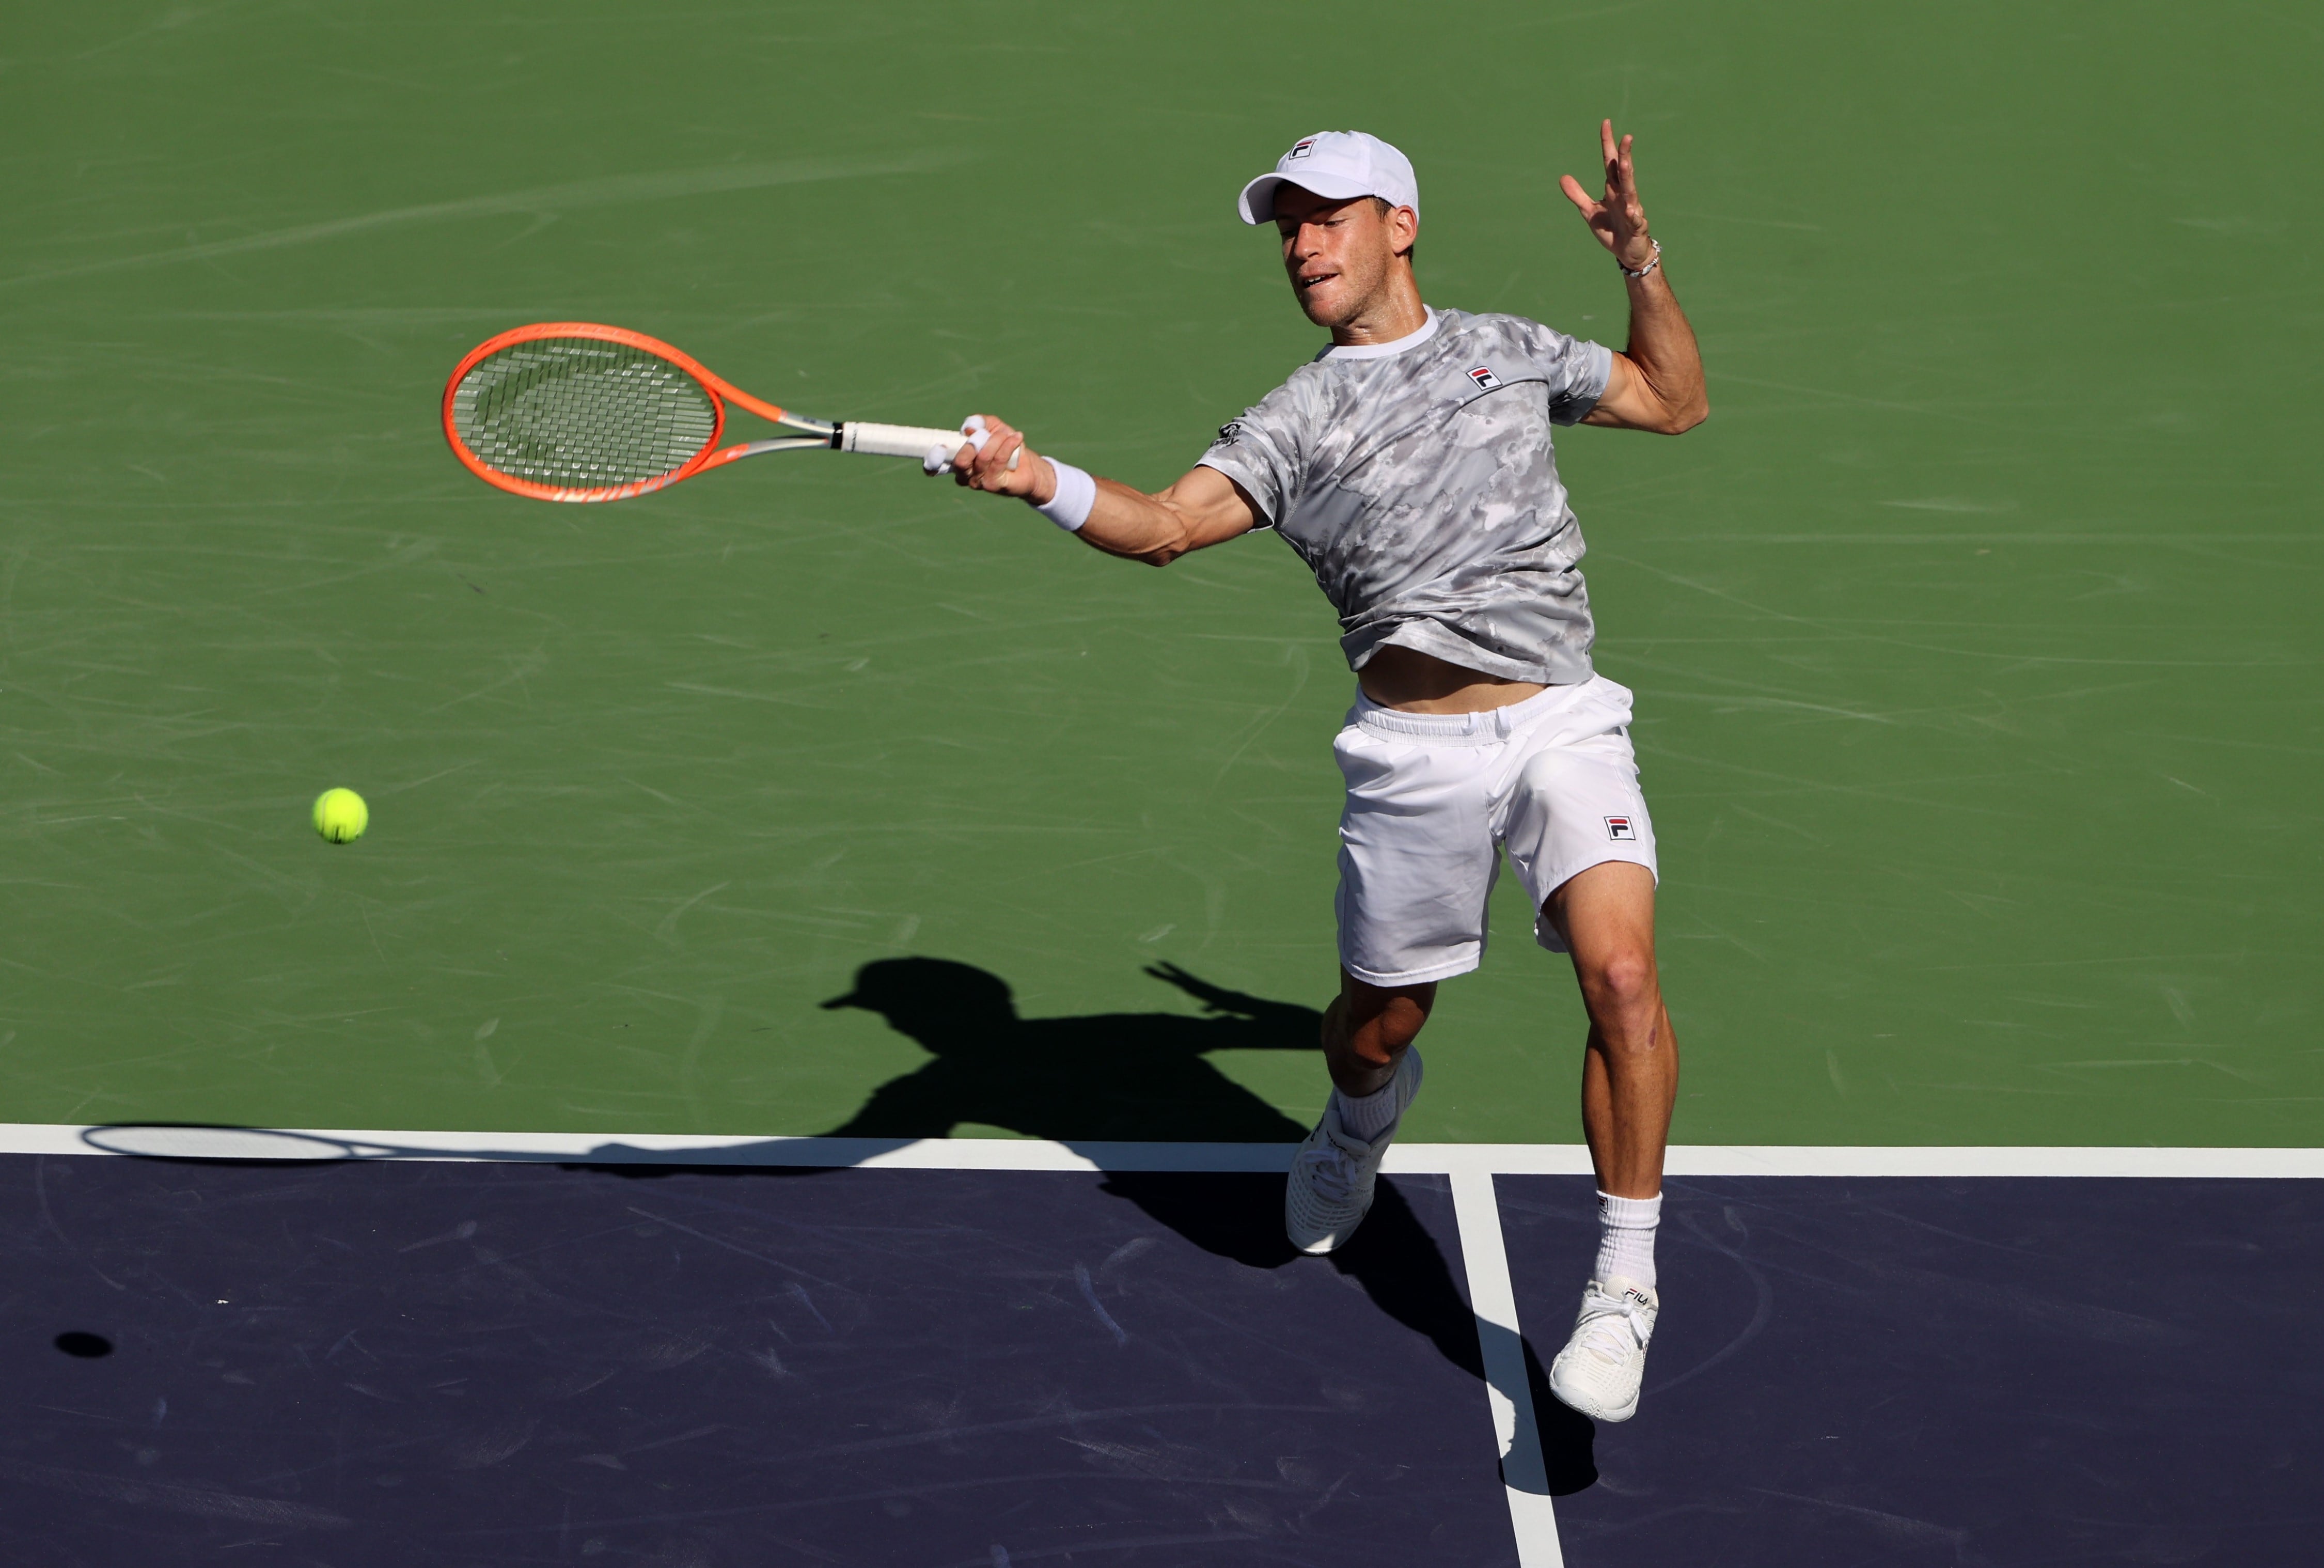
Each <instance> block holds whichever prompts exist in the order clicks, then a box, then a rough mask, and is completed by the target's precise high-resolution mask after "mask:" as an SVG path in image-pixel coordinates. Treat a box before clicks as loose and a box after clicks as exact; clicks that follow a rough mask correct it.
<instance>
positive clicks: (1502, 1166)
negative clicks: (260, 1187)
mask: <svg viewBox="0 0 2324 1568" xmlns="http://www.w3.org/2000/svg"><path fill="white" fill-rule="evenodd" d="M102 1130H103V1128H102V1127H101V1126H97V1125H90V1124H63V1123H51V1122H35V1121H10V1122H0V1154H105V1153H107V1152H108V1151H107V1150H105V1149H102V1148H97V1147H96V1146H94V1145H92V1144H90V1143H89V1142H88V1141H87V1140H86V1139H85V1136H84V1135H86V1134H88V1133H91V1132H101V1131H102ZM281 1130H283V1131H287V1132H296V1133H298V1134H300V1135H301V1136H304V1137H309V1138H318V1139H324V1140H326V1141H327V1142H333V1143H340V1144H345V1145H349V1146H352V1147H351V1148H349V1149H348V1151H347V1152H348V1153H349V1154H350V1155H351V1156H353V1157H355V1158H378V1159H392V1158H401V1159H449V1160H530V1161H571V1160H589V1161H593V1162H595V1163H600V1164H608V1165H612V1164H639V1163H653V1162H700V1163H705V1164H713V1165H768V1166H772V1165H792V1166H823V1167H837V1166H860V1167H866V1168H870V1169H881V1170H1061V1171H1062V1170H1118V1171H1262V1172H1264V1171H1283V1170H1287V1169H1289V1168H1290V1165H1291V1152H1292V1148H1293V1146H1292V1145H1290V1144H1287V1143H1110V1142H1087V1143H1083V1142H1075V1143H1053V1142H1045V1141H1042V1140H1040V1139H1012V1138H927V1139H881V1138H764V1137H751V1136H746V1135H742V1134H729V1135H723V1136H701V1135H694V1134H684V1133H628V1134H613V1133H585V1132H424V1131H386V1130H378V1129H359V1130H348V1129H343V1128H342V1129H315V1128H295V1129H293V1128H285V1129H281ZM1384 1168H1385V1169H1387V1170H1388V1172H1389V1173H1390V1174H1397V1173H1403V1174H1406V1175H1414V1176H1430V1175H1433V1176H1458V1175H1462V1174H1467V1173H1482V1174H1487V1175H1494V1176H1587V1175H1589V1174H1590V1151H1589V1150H1588V1149H1587V1148H1584V1147H1583V1146H1582V1145H1581V1144H1578V1143H1400V1144H1397V1145H1396V1146H1395V1147H1394V1148H1390V1149H1389V1150H1388V1162H1387V1164H1386V1166H1385V1167H1384ZM1665 1169H1666V1170H1667V1171H1668V1172H1669V1174H1671V1175H1672V1176H2114V1177H2176V1178H2180V1179H2196V1178H2220V1177H2240V1178H2255V1179H2275V1180H2286V1179H2309V1180H2316V1179H2324V1148H2040V1147H2024V1148H2018V1147H2001V1146H1994V1147H1986V1146H1976V1145H1967V1146H1941V1145H1877V1146H1873V1145H1863V1146H1856V1147H1830V1148H1826V1147H1820V1146H1815V1145H1809V1144H1756V1145H1754V1144H1675V1145H1674V1146H1672V1148H1671V1151H1670V1158H1669V1159H1668V1162H1667V1164H1666V1166H1665Z"/></svg>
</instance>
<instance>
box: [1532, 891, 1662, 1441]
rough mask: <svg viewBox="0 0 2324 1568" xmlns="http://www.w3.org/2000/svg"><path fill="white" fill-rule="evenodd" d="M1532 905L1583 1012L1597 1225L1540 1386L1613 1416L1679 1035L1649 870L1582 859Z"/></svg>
mask: <svg viewBox="0 0 2324 1568" xmlns="http://www.w3.org/2000/svg"><path fill="white" fill-rule="evenodd" d="M1543 913H1544V915H1545V916H1546V917H1547V918H1549V920H1550V921H1551V923H1552V924H1553V926H1554V927H1555V929H1556V931H1557V932H1558V934H1559V936H1562V937H1563V938H1564V940H1565V945H1566V947H1567V948H1568V949H1569V950H1570V951H1571V952H1572V955H1573V973H1574V977H1575V978H1576V979H1577V980H1578V981H1580V982H1581V985H1582V1004H1583V1006H1585V1007H1586V1008H1587V1009H1588V1010H1589V1012H1590V1038H1589V1044H1588V1047H1587V1048H1586V1049H1585V1050H1584V1052H1583V1054H1582V1131H1583V1135H1584V1136H1585V1137H1587V1138H1588V1139H1589V1140H1590V1160H1591V1165H1592V1166H1593V1167H1595V1168H1596V1170H1597V1173H1598V1205H1599V1222H1600V1238H1599V1249H1598V1260H1597V1263H1596V1265H1595V1267H1594V1268H1592V1270H1591V1282H1590V1287H1589V1288H1588V1290H1586V1291H1585V1292H1584V1293H1583V1295H1582V1313H1581V1316H1580V1317H1579V1319H1578V1320H1577V1321H1576V1322H1575V1324H1574V1328H1573V1336H1572V1339H1571V1340H1570V1341H1568V1342H1567V1343H1566V1346H1565V1349H1564V1350H1563V1351H1560V1352H1559V1353H1558V1356H1557V1359H1556V1360H1555V1361H1554V1363H1552V1365H1551V1368H1550V1388H1551V1389H1552V1390H1553V1391H1554V1393H1555V1394H1556V1395H1557V1397H1559V1398H1560V1399H1563V1401H1564V1402H1565V1403H1566V1404H1568V1405H1570V1406H1572V1407H1574V1408H1575V1409H1577V1410H1580V1411H1582V1413H1583V1414H1584V1415H1587V1416H1596V1417H1598V1418H1599V1419H1600V1420H1606V1421H1622V1420H1627V1419H1628V1417H1629V1416H1631V1415H1632V1414H1633V1413H1634V1412H1636V1410H1637V1404H1638V1385H1639V1382H1640V1380H1641V1379H1643V1378H1644V1376H1645V1374H1646V1342H1647V1341H1648V1339H1649V1338H1650V1337H1651V1336H1652V1335H1653V1333H1654V1326H1655V1315H1656V1314H1657V1313H1658V1312H1659V1311H1660V1308H1661V1301H1660V1298H1659V1296H1656V1294H1655V1263H1654V1238H1655V1227H1656V1226H1657V1225H1658V1224H1659V1222H1660V1221H1661V1217H1662V1188H1663V1150H1664V1147H1665V1143H1666V1142H1667V1140H1668V1139H1669V1135H1670V1118H1671V1106H1672V1104H1673V1102H1674V1101H1675V1100H1676V1098H1677V1095H1678V1039H1677V1037H1676V1036H1674V1034H1672V1032H1671V1023H1670V1013H1669V1012H1668V1010H1665V1008H1664V1006H1663V998H1662V986H1661V983H1660V982H1659V980H1658V978H1657V976H1656V973H1655V878H1654V873H1653V872H1650V871H1648V870H1647V869H1646V867H1644V866H1641V865H1634V864H1631V863H1629V862H1619V861H1615V862H1605V863H1602V864H1600V865H1595V866H1592V867H1591V868H1590V869H1589V870H1587V871H1585V872H1581V873H1579V874H1578V875H1576V876H1574V877H1573V878H1572V879H1571V880H1569V881H1567V882H1566V883H1565V884H1564V885H1563V886H1562V887H1560V888H1559V889H1558V890H1556V891H1555V892H1554V893H1552V894H1551V895H1550V897H1549V900H1548V902H1547V903H1546V904H1545V905H1544V907H1543Z"/></svg>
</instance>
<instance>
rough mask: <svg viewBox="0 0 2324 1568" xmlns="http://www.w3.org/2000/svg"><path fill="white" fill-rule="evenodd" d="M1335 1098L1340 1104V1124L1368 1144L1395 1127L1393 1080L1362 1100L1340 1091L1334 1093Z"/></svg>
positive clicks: (1394, 1087)
mask: <svg viewBox="0 0 2324 1568" xmlns="http://www.w3.org/2000/svg"><path fill="white" fill-rule="evenodd" d="M1332 1098H1333V1099H1334V1100H1337V1101H1338V1102H1340V1125H1341V1126H1342V1127H1344V1128H1346V1129H1347V1130H1349V1131H1350V1132H1351V1133H1353V1134H1355V1135H1356V1136H1357V1137H1358V1138H1360V1139H1363V1140H1364V1141H1365V1142H1366V1143H1369V1142H1371V1141H1372V1140H1373V1139H1376V1138H1378V1137H1379V1135H1380V1134H1381V1133H1383V1132H1386V1131H1387V1130H1388V1129H1389V1128H1391V1127H1393V1126H1395V1125H1396V1118H1397V1109H1396V1080H1395V1079H1394V1078H1393V1077H1391V1078H1389V1079H1388V1082H1387V1083H1386V1084H1383V1085H1382V1086H1381V1087H1380V1088H1379V1089H1378V1090H1376V1091H1374V1092H1373V1093H1369V1094H1366V1095H1364V1096H1363V1097H1362V1098H1361V1099H1355V1098H1351V1097H1350V1096H1349V1095H1346V1094H1342V1093H1340V1092H1339V1091H1338V1090H1337V1089H1334V1090H1333V1091H1332Z"/></svg>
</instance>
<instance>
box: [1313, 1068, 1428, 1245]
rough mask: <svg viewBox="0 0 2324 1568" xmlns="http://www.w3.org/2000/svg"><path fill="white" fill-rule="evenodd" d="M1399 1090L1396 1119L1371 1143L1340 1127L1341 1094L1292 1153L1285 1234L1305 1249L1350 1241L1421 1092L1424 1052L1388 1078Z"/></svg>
mask: <svg viewBox="0 0 2324 1568" xmlns="http://www.w3.org/2000/svg"><path fill="white" fill-rule="evenodd" d="M1388 1087H1389V1088H1391V1089H1393V1090H1394V1091H1395V1092H1396V1100H1395V1102H1394V1103H1395V1105H1396V1120H1395V1121H1391V1122H1389V1123H1388V1130H1387V1131H1385V1132H1383V1133H1381V1134H1380V1135H1379V1137H1378V1138H1375V1139H1371V1140H1370V1141H1369V1142H1367V1141H1366V1140H1364V1139H1360V1138H1358V1137H1356V1136H1355V1135H1354V1134H1353V1133H1351V1132H1350V1131H1348V1130H1346V1129H1345V1128H1344V1127H1342V1126H1341V1125H1340V1097H1339V1095H1338V1094H1337V1093H1334V1094H1333V1096H1332V1097H1331V1099H1329V1100H1328V1101H1326V1102H1324V1105H1323V1120H1322V1121H1318V1122H1317V1123H1316V1124H1315V1130H1314V1131H1313V1132H1311V1133H1309V1134H1308V1135H1307V1140H1306V1141H1305V1143H1302V1144H1301V1145H1300V1146H1299V1152H1298V1153H1297V1154H1296V1155H1294V1156H1292V1157H1291V1176H1290V1179H1289V1180H1288V1181H1286V1182H1285V1183H1284V1185H1283V1232H1284V1234H1285V1235H1286V1236H1288V1237H1290V1238H1291V1244H1292V1245H1293V1246H1294V1247H1296V1248H1298V1249H1299V1250H1301V1251H1302V1252H1306V1253H1310V1254H1319V1253H1324V1252H1331V1251H1335V1250H1338V1249H1340V1248H1342V1247H1344V1246H1346V1245H1347V1244H1348V1238H1349V1237H1351V1236H1352V1235H1354V1234H1355V1233H1356V1227H1357V1226H1358V1225H1360V1224H1362V1223H1363V1222H1364V1215H1365V1214H1366V1213H1369V1211H1370V1209H1371V1206H1372V1189H1373V1187H1374V1185H1376V1184H1377V1182H1378V1180H1379V1167H1380V1160H1381V1159H1382V1158H1384V1157H1385V1156H1386V1155H1387V1153H1388V1145H1389V1144H1391V1143H1394V1142H1395V1141H1396V1130H1397V1128H1398V1127H1399V1126H1401V1125H1402V1124H1403V1122H1404V1112H1405V1109H1406V1107H1407V1106H1409V1105H1410V1104H1411V1103H1412V1097H1413V1096H1414V1095H1415V1094H1417V1093H1420V1053H1419V1052H1418V1051H1416V1050H1412V1049H1406V1052H1405V1053H1404V1060H1402V1061H1401V1062H1398V1063H1397V1066H1396V1076H1395V1077H1393V1078H1391V1079H1389V1080H1388Z"/></svg>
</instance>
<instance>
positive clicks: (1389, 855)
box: [1332, 676, 1655, 985]
mask: <svg viewBox="0 0 2324 1568" xmlns="http://www.w3.org/2000/svg"><path fill="white" fill-rule="evenodd" d="M1629 722H1630V692H1629V688H1628V687H1622V686H1618V685H1616V684H1615V683H1614V682H1612V681H1610V680H1608V679H1607V678H1605V677H1603V676H1592V677H1591V678H1589V679H1588V680H1585V681H1582V682H1580V683H1578V684H1576V685H1573V686H1553V687H1549V688H1547V689H1546V690H1545V691H1542V692H1539V693H1537V694H1536V695H1535V696H1529V697H1527V698H1526V700H1525V701H1523V702H1521V703H1514V704H1512V705H1510V706H1508V707H1505V708H1496V709H1494V710H1492V711H1491V712H1489V713H1481V714H1408V713H1402V712H1399V711H1397V709H1394V708H1385V707H1382V706H1379V704H1378V703H1375V702H1373V701H1372V700H1371V699H1370V698H1369V697H1367V696H1362V695H1361V694H1359V695H1358V696H1357V698H1356V706H1354V707H1353V708H1351V709H1350V710H1349V712H1348V724H1347V727H1346V728H1345V729H1343V730H1342V731H1341V732H1340V733H1339V737H1338V738H1337V739H1336V740H1334V741H1333V742H1332V750H1333V753H1334V754H1336V755H1337V756H1338V758H1339V760H1340V771H1341V773H1342V776H1344V777H1345V778H1346V779H1347V781H1348V804H1347V808H1346V810H1345V811H1344V812H1343V813H1342V816H1341V817H1340V893H1339V914H1340V962H1341V964H1343V965H1345V966H1346V968H1347V971H1348V973H1351V974H1352V975H1354V976H1355V977H1356V978H1357V979H1359V980H1363V981H1369V982H1371V983H1372V984H1374V985H1417V984H1419V983H1421V982H1424V981H1430V980H1443V979H1444V978H1445V977H1446V976H1447V975H1453V974H1465V973H1468V972H1469V971H1470V970H1471V969H1474V968H1476V967H1477V964H1478V961H1479V959H1480V958H1481V957H1482V956H1483V955H1484V951H1485V910H1486V902H1487V899H1489V897H1490V895H1491V893H1492V890H1493V881H1494V879H1495V878H1496V877H1498V876H1499V874H1500V869H1501V867H1500V852H1501V851H1502V850H1504V849H1506V850H1507V851H1508V856H1509V864H1510V866H1511V867H1512V868H1513V869H1514V870H1515V871H1516V872H1517V881H1520V882H1522V883H1523V884H1524V885H1525V890H1526V897H1527V899H1530V900H1531V901H1532V904H1533V908H1534V939H1535V941H1537V942H1539V943H1540V944H1541V945H1543V946H1544V947H1546V948H1548V949H1549V950H1550V951H1551V952H1552V953H1563V952H1564V951H1565V944H1564V943H1563V941H1561V940H1560V939H1559V937H1558V936H1557V933H1556V930H1555V929H1554V927H1552V926H1551V925H1550V923H1549V922H1548V921H1547V920H1546V919H1545V918H1542V915H1541V907H1542V905H1543V904H1544V903H1545V902H1547V901H1548V899H1549V896H1550V894H1552V893H1554V892H1555V891H1556V890H1558V888H1559V887H1561V886H1562V885H1563V884H1564V883H1565V881H1567V880H1568V879H1570V878H1572V877H1573V876H1574V875H1575V874H1577V873H1578V872H1585V871H1587V870H1589V869H1590V868H1591V866H1594V865H1598V864H1600V863H1602V862H1606V861H1628V862H1632V863H1633V864H1636V865H1642V866H1644V867H1646V870H1648V871H1649V872H1653V871H1655V827H1654V823H1653V820H1652V819H1651V818H1649V817H1648V816H1646V797H1644V796H1643V795H1641V794H1639V793H1638V763H1637V756H1636V754H1635V753H1634V752H1632V751H1631V749H1630V737H1629V733H1628V730H1627V729H1626V728H1625V726H1626V725H1628V724H1629Z"/></svg>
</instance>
